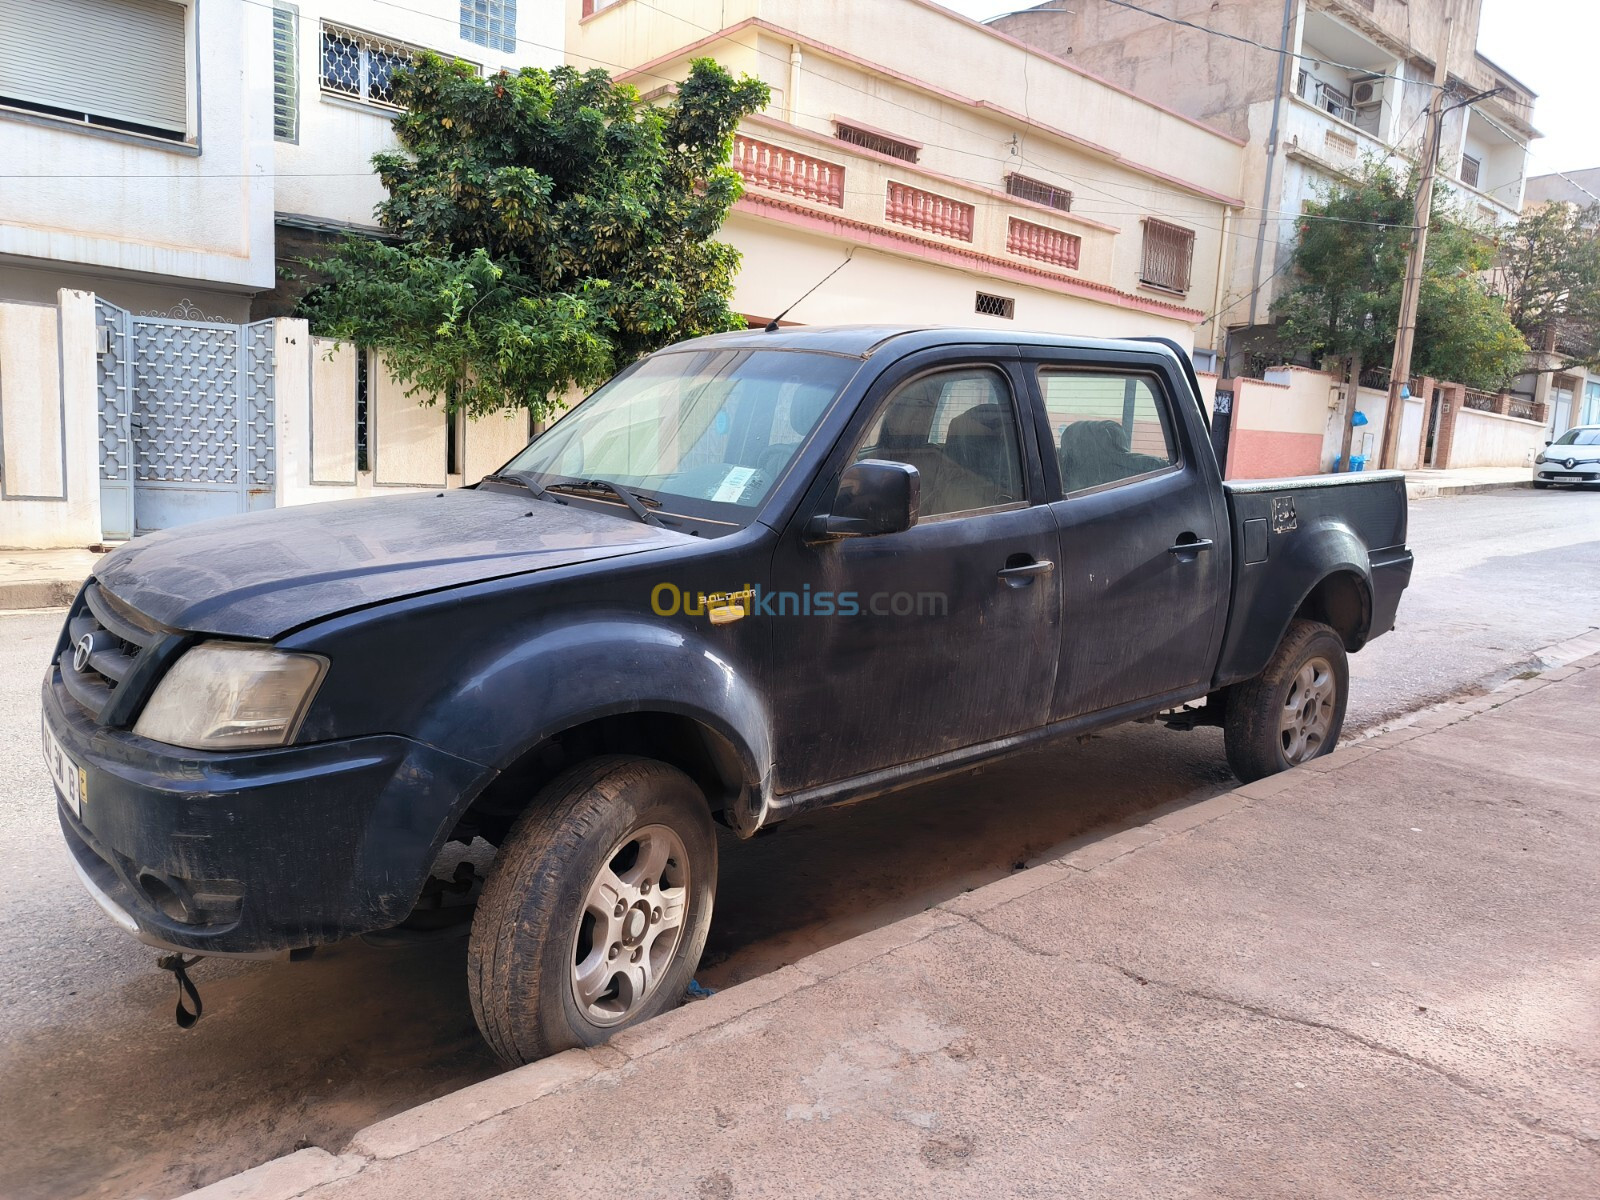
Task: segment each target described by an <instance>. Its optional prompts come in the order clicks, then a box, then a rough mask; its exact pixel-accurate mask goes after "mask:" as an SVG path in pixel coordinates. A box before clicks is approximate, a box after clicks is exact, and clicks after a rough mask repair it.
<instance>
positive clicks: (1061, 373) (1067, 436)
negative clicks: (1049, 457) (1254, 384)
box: [1038, 367, 1179, 496]
mask: <svg viewBox="0 0 1600 1200" xmlns="http://www.w3.org/2000/svg"><path fill="white" fill-rule="evenodd" d="M1038 380H1039V393H1040V397H1041V399H1042V401H1043V404H1044V410H1045V416H1046V418H1047V420H1048V422H1049V426H1050V436H1051V441H1052V443H1053V445H1054V448H1055V458H1056V463H1057V465H1058V466H1059V467H1060V469H1061V490H1062V492H1063V494H1065V495H1069V496H1070V495H1072V494H1073V493H1074V492H1084V491H1090V490H1093V489H1096V488H1102V487H1109V486H1113V485H1116V484H1121V483H1125V482H1127V481H1129V480H1133V479H1142V478H1145V477H1146V476H1149V475H1155V474H1159V473H1161V472H1164V471H1169V470H1172V469H1173V468H1175V467H1176V466H1177V465H1178V462H1179V455H1178V443H1177V439H1176V438H1175V437H1174V433H1173V423H1172V412H1171V408H1170V406H1169V404H1168V402H1167V399H1166V394H1165V392H1164V390H1163V389H1162V387H1161V384H1160V381H1159V380H1158V379H1157V378H1156V377H1155V376H1154V375H1150V374H1144V373H1138V372H1127V371H1115V370H1104V369H1093V368H1088V369H1077V368H1067V367H1041V368H1040V369H1039V373H1038Z"/></svg>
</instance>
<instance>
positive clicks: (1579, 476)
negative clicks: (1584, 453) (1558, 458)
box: [1533, 462, 1600, 484]
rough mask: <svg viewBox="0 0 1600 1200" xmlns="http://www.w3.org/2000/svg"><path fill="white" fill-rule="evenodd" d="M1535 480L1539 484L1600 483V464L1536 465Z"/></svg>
mask: <svg viewBox="0 0 1600 1200" xmlns="http://www.w3.org/2000/svg"><path fill="white" fill-rule="evenodd" d="M1533 478H1534V480H1535V482H1537V483H1580V484H1581V483H1600V462H1574V463H1573V464H1572V466H1570V467H1569V466H1567V465H1566V463H1565V462H1542V463H1535V464H1534V467H1533Z"/></svg>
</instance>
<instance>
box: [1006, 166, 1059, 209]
mask: <svg viewBox="0 0 1600 1200" xmlns="http://www.w3.org/2000/svg"><path fill="white" fill-rule="evenodd" d="M1006 194H1007V195H1008V196H1015V197H1016V198H1017V199H1019V200H1031V201H1033V203H1035V204H1042V205H1044V206H1045V207H1046V208H1055V209H1059V210H1060V211H1062V212H1071V211H1072V193H1071V192H1069V191H1068V190H1067V189H1066V188H1063V187H1057V186H1056V185H1055V184H1053V183H1045V182H1043V181H1042V180H1038V179H1029V178H1028V177H1027V176H1026V175H1018V174H1016V172H1012V173H1010V174H1008V175H1007V176H1006Z"/></svg>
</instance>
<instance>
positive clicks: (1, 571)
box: [0, 550, 100, 610]
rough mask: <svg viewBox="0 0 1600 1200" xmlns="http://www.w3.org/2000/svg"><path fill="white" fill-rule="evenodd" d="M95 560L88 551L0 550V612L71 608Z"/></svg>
mask: <svg viewBox="0 0 1600 1200" xmlns="http://www.w3.org/2000/svg"><path fill="white" fill-rule="evenodd" d="M99 559H100V555H98V554H96V553H95V552H94V551H92V550H0V610H3V609H10V608H56V607H60V606H64V605H68V604H71V603H72V599H73V597H74V596H76V595H77V594H78V589H79V588H80V587H81V586H83V581H84V580H85V579H86V578H87V577H88V575H89V572H90V571H92V570H94V565H95V563H96V562H98V561H99Z"/></svg>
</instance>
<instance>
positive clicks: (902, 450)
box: [770, 351, 1060, 793]
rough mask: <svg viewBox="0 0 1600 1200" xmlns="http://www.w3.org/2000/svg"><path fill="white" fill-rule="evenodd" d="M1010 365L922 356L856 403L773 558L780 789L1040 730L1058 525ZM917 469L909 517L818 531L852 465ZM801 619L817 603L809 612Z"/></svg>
mask: <svg viewBox="0 0 1600 1200" xmlns="http://www.w3.org/2000/svg"><path fill="white" fill-rule="evenodd" d="M1019 382H1020V380H1019V377H1018V376H1017V375H1016V374H1015V368H1014V367H1013V366H1011V365H1009V364H1007V363H1006V362H1005V361H1003V360H984V359H981V358H980V359H978V360H976V361H975V360H973V359H972V358H970V357H958V358H957V360H956V361H951V352H950V351H940V352H933V353H931V354H928V355H922V356H916V357H914V358H913V359H912V360H910V361H909V362H908V363H906V364H903V365H902V366H901V367H900V368H899V369H897V370H895V371H894V372H892V373H891V374H889V375H887V376H886V377H885V379H884V380H883V381H882V382H881V383H880V385H879V386H878V388H876V389H875V391H874V393H873V394H872V395H870V396H869V397H868V398H867V400H866V401H864V403H863V413H870V416H869V417H867V419H866V424H865V426H864V427H863V426H862V424H861V422H859V421H858V422H856V423H855V424H854V425H852V432H851V433H850V434H847V436H846V438H845V439H844V443H843V445H842V446H841V448H840V450H839V451H838V452H837V453H836V455H835V459H834V461H833V462H831V463H830V464H829V466H828V467H827V468H826V469H825V470H824V471H823V472H821V474H820V475H819V484H818V486H817V487H816V488H814V489H813V491H812V492H811V493H810V494H808V496H807V497H806V501H805V503H804V504H803V505H802V507H801V509H800V510H799V512H798V513H797V514H796V516H795V519H794V521H793V522H792V524H791V528H790V529H789V530H788V531H787V532H786V534H785V536H784V538H783V539H782V541H781V542H780V544H779V548H778V551H777V556H776V559H775V561H774V568H773V588H774V594H773V596H772V597H771V598H770V599H771V601H772V606H773V607H774V608H775V609H776V610H777V612H778V615H776V616H774V617H773V618H772V629H773V635H772V638H773V642H772V644H773V654H774V664H773V665H774V676H775V686H776V692H777V694H778V695H780V696H781V697H782V703H781V708H780V711H778V712H776V713H775V715H774V724H775V727H776V728H775V731H774V735H775V748H776V752H777V754H776V757H777V765H776V781H775V790H776V791H778V792H779V793H786V792H795V791H801V790H804V789H806V788H811V787H817V786H820V785H823V784H827V783H831V782H836V781H838V780H842V779H846V778H850V777H852V776H857V775H862V774H866V773H869V772H872V771H876V770H880V769H884V768H891V767H894V766H897V765H899V764H903V763H909V762H913V761H916V760H919V759H926V758H929V757H932V756H935V755H938V754H941V753H944V752H947V751H951V750H957V749H960V748H962V747H964V746H970V745H974V744H977V743H981V742H987V741H991V740H993V739H995V738H1000V737H1004V736H1006V735H1009V734H1013V733H1018V732H1020V731H1022V730H1025V729H1030V728H1032V727H1034V726H1036V725H1039V724H1042V722H1043V720H1044V714H1045V709H1046V707H1047V705H1048V702H1049V696H1050V688H1051V685H1052V681H1053V678H1054V675H1055V655H1056V639H1057V635H1058V621H1059V616H1060V591H1059V576H1058V573H1057V572H1056V570H1055V566H1054V561H1053V560H1054V556H1055V553H1056V535H1055V526H1054V522H1053V519H1052V517H1051V514H1050V510H1049V508H1048V507H1047V506H1045V505H1044V504H1042V503H1040V500H1041V499H1042V497H1041V495H1040V489H1041V484H1042V480H1041V477H1040V474H1039V470H1038V466H1037V460H1036V458H1034V457H1033V450H1032V433H1031V429H1030V428H1029V425H1030V423H1029V422H1024V421H1023V420H1022V419H1021V417H1020V413H1021V404H1022V402H1023V400H1024V397H1023V396H1022V395H1021V394H1020V388H1019ZM862 459H880V460H882V459H886V460H889V461H894V462H903V463H909V464H910V465H911V466H914V467H916V469H917V471H918V474H919V476H920V484H921V511H920V517H919V519H918V521H917V523H916V524H915V525H914V526H912V528H910V529H908V530H905V531H904V532H902V533H896V534H886V535H882V536H877V537H863V538H843V539H837V540H832V541H822V542H818V541H814V540H810V539H808V538H807V536H806V534H805V526H806V524H807V523H808V520H809V518H811V517H812V516H814V515H815V513H817V512H819V511H825V510H826V509H827V507H828V505H829V504H830V503H831V501H832V498H833V489H834V487H836V485H837V480H838V474H839V472H840V471H842V470H843V469H844V467H845V466H847V465H848V464H849V463H851V462H856V461H860V460H862ZM807 614H809V615H807Z"/></svg>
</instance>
